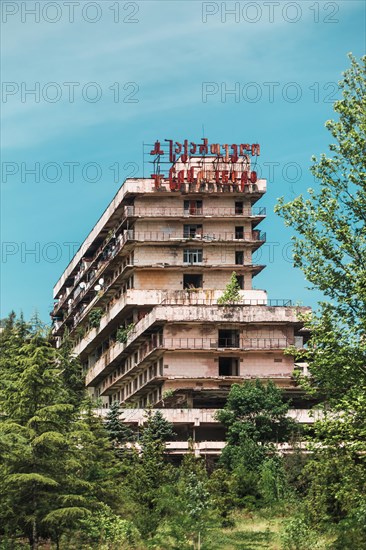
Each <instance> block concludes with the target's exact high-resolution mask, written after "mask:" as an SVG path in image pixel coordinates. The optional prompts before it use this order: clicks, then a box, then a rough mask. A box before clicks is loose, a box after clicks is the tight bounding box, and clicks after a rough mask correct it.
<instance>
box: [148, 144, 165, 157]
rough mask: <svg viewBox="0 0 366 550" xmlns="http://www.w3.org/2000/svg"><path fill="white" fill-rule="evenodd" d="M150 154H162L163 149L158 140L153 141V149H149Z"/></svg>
mask: <svg viewBox="0 0 366 550" xmlns="http://www.w3.org/2000/svg"><path fill="white" fill-rule="evenodd" d="M150 155H164V151H163V150H162V148H161V147H160V141H155V145H154V149H153V150H152V151H150Z"/></svg>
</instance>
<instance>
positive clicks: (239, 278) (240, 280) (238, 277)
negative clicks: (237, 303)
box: [236, 275, 244, 290]
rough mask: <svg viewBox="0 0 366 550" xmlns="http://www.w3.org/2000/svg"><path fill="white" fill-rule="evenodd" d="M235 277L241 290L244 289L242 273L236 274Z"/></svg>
mask: <svg viewBox="0 0 366 550" xmlns="http://www.w3.org/2000/svg"><path fill="white" fill-rule="evenodd" d="M236 279H237V281H238V285H239V287H240V288H241V290H244V275H237V276H236Z"/></svg>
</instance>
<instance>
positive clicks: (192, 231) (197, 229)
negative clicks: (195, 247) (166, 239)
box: [183, 225, 202, 239]
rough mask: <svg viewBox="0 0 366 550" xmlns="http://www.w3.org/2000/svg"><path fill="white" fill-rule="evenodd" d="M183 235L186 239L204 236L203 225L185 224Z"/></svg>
mask: <svg viewBox="0 0 366 550" xmlns="http://www.w3.org/2000/svg"><path fill="white" fill-rule="evenodd" d="M183 237H184V238H185V239H193V238H194V237H202V225H185V226H184V227H183Z"/></svg>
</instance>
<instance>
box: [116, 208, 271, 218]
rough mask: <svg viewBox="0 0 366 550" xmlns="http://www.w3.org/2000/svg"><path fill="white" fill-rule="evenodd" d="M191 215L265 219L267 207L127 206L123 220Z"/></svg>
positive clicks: (185, 216)
mask: <svg viewBox="0 0 366 550" xmlns="http://www.w3.org/2000/svg"><path fill="white" fill-rule="evenodd" d="M190 216H198V217H201V218H226V219H230V218H232V219H234V220H238V219H242V218H244V219H257V218H258V219H263V218H265V216H266V209H265V208H263V207H243V208H238V207H237V208H235V207H220V206H219V207H203V208H188V209H184V208H182V207H165V206H162V207H158V208H157V207H151V208H144V207H136V206H126V207H125V208H124V210H123V215H122V220H123V221H125V220H126V219H128V218H175V219H179V220H184V219H186V218H187V217H190Z"/></svg>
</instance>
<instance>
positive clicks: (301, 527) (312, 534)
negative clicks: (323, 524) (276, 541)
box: [281, 517, 322, 550]
mask: <svg viewBox="0 0 366 550" xmlns="http://www.w3.org/2000/svg"><path fill="white" fill-rule="evenodd" d="M283 525H284V528H283V531H282V533H281V548H283V550H313V549H314V550H315V549H320V548H322V546H321V545H320V543H318V534H317V532H316V531H314V529H311V528H310V527H309V525H308V524H307V523H306V521H305V520H304V519H303V518H301V517H295V518H292V519H290V520H288V521H286V522H284V524H283Z"/></svg>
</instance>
